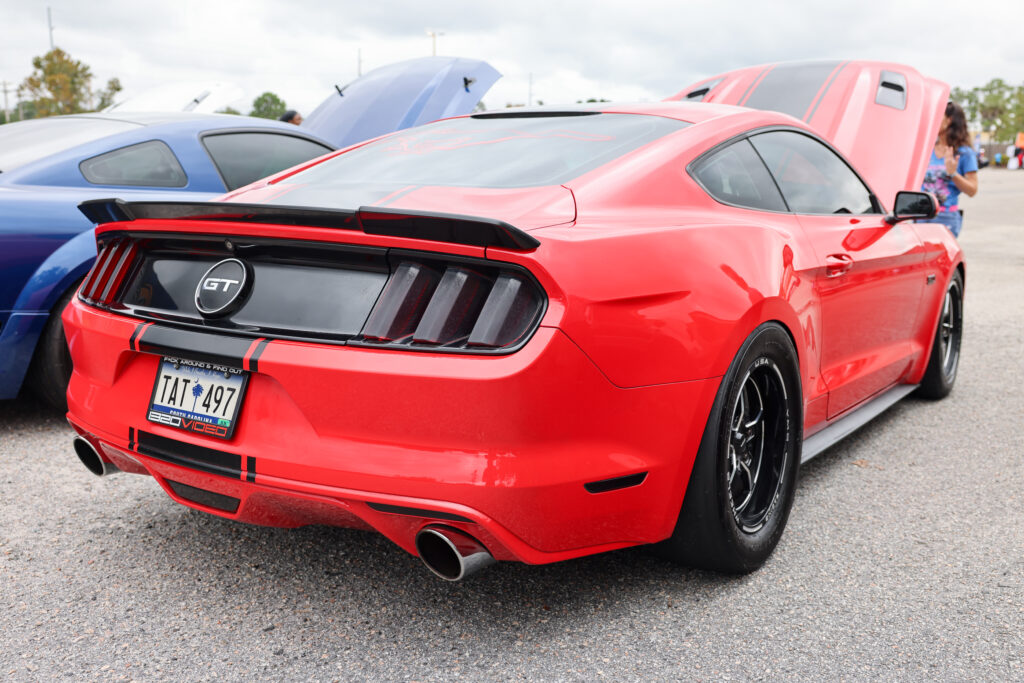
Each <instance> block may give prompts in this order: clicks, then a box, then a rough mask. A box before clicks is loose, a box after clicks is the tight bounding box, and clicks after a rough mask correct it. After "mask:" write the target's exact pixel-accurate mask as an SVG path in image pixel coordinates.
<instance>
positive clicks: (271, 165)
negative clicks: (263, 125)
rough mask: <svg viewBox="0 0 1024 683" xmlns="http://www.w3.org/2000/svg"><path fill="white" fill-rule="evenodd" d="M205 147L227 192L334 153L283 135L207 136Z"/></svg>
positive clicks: (301, 139) (319, 145)
mask: <svg viewBox="0 0 1024 683" xmlns="http://www.w3.org/2000/svg"><path fill="white" fill-rule="evenodd" d="M203 145H204V146H205V147H206V151H207V152H208V153H209V154H210V157H211V158H212V159H213V163H214V164H215V165H216V166H217V170H218V171H220V175H221V178H223V180H224V184H225V185H226V186H227V188H228V190H235V189H237V188H239V187H242V186H243V185H248V184H249V183H251V182H254V181H256V180H259V179H260V178H266V177H267V176H268V175H273V174H275V173H278V172H280V171H283V170H285V169H287V168H291V167H292V166H296V165H298V164H301V163H303V162H306V161H309V160H310V159H315V158H316V157H319V156H323V155H324V154H327V153H328V152H331V151H333V150H332V149H331V148H330V147H325V146H324V145H321V144H319V143H317V142H313V141H312V140H308V139H306V138H300V137H295V136H293V135H284V134H281V133H221V134H218V135H206V136H205V137H203Z"/></svg>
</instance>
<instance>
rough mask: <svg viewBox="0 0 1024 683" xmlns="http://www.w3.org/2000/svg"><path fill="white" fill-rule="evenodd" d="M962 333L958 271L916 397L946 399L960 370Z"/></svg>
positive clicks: (962, 302)
mask: <svg viewBox="0 0 1024 683" xmlns="http://www.w3.org/2000/svg"><path fill="white" fill-rule="evenodd" d="M963 332H964V278H963V276H962V275H961V274H960V271H959V270H957V271H956V272H954V273H953V277H952V278H951V279H950V281H949V285H948V286H947V287H946V296H945V297H944V298H943V300H942V311H941V312H940V313H939V326H938V329H937V330H936V331H935V341H934V342H932V352H931V355H930V356H929V358H928V367H927V368H926V369H925V371H924V378H923V379H922V380H921V384H920V386H918V388H917V394H918V395H919V396H922V397H924V398H931V399H939V398H945V397H946V396H948V395H949V392H951V391H952V390H953V383H954V382H956V371H957V369H958V368H959V367H960V342H961V340H962V338H963Z"/></svg>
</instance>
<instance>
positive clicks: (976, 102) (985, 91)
mask: <svg viewBox="0 0 1024 683" xmlns="http://www.w3.org/2000/svg"><path fill="white" fill-rule="evenodd" d="M949 97H950V99H952V100H953V101H954V102H957V103H958V104H959V105H960V106H961V107H963V108H964V113H965V114H966V115H967V121H968V122H969V123H970V124H971V125H972V127H974V128H980V129H981V130H983V131H985V132H987V133H989V134H991V135H993V142H1012V141H1013V139H1014V137H1015V136H1016V135H1017V133H1018V132H1021V131H1024V84H1021V85H1010V84H1009V83H1007V82H1006V81H1004V80H1003V79H1001V78H993V79H992V80H991V81H989V82H988V83H986V84H985V85H980V86H976V87H974V88H971V89H969V90H968V89H965V88H953V90H952V91H951V92H950V94H949Z"/></svg>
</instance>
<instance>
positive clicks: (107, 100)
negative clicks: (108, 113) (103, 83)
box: [96, 78, 123, 111]
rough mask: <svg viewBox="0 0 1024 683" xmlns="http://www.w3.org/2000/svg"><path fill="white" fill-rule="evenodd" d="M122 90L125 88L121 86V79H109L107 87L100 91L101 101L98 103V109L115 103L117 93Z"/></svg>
mask: <svg viewBox="0 0 1024 683" xmlns="http://www.w3.org/2000/svg"><path fill="white" fill-rule="evenodd" d="M121 90H123V88H122V87H121V80H120V79H118V78H111V79H110V80H109V81H107V87H105V88H104V89H103V90H100V91H99V93H98V95H99V102H98V103H97V104H96V111H99V110H100V109H106V108H107V107H109V106H110V105H112V104H113V103H114V97H115V96H116V95H117V93H119V92H121Z"/></svg>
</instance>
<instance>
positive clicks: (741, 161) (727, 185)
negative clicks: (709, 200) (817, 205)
mask: <svg viewBox="0 0 1024 683" xmlns="http://www.w3.org/2000/svg"><path fill="white" fill-rule="evenodd" d="M693 176H694V178H696V179H697V182H699V183H700V184H701V187H703V188H704V189H705V190H706V191H707V193H708V194H710V195H711V196H712V197H714V198H715V199H717V200H718V201H720V202H724V203H725V204H733V205H735V206H744V207H747V208H750V209H764V210H767V211H785V210H786V204H785V202H783V201H782V196H781V195H780V194H779V190H778V188H777V187H775V183H774V182H772V178H771V176H770V175H768V169H766V168H765V167H764V163H762V161H761V159H760V158H758V156H757V152H755V151H754V148H753V147H751V146H750V143H749V142H747V141H746V140H740V141H739V142H734V143H733V144H731V145H729V146H728V147H725V148H723V149H720V150H718V151H717V152H714V153H712V154H710V155H708V156H706V157H704V158H702V159H701V160H700V161H698V162H697V163H696V164H695V165H694V167H693Z"/></svg>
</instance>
